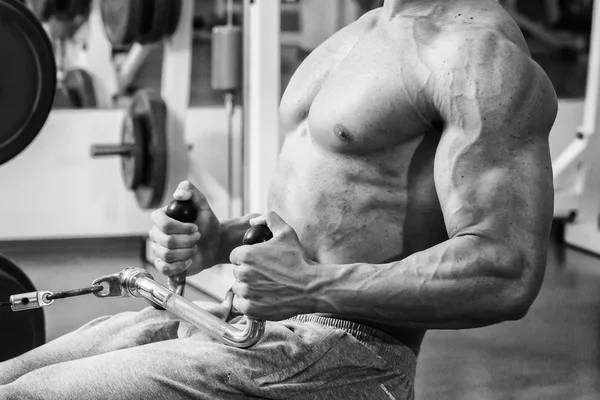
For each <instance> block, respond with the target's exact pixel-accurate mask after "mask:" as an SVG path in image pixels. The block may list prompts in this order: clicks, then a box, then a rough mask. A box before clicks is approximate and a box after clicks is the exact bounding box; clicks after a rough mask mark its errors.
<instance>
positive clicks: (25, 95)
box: [0, 0, 56, 165]
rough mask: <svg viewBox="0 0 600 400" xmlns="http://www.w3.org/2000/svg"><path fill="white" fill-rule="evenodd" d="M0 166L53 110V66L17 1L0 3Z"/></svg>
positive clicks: (48, 48)
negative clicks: (0, 113)
mask: <svg viewBox="0 0 600 400" xmlns="http://www.w3.org/2000/svg"><path fill="white" fill-rule="evenodd" d="M0 53H1V54H4V55H6V57H3V60H4V59H6V61H3V62H2V74H1V75H0V88H1V90H0V110H2V124H1V125H0V165H1V164H3V163H5V162H7V161H9V160H11V159H12V158H14V157H15V156H16V155H18V154H19V153H20V152H21V151H23V150H24V149H25V148H26V147H27V146H29V144H30V143H31V142H32V141H33V140H34V139H35V137H36V136H37V134H38V133H39V131H40V130H41V129H42V126H43V125H44V123H45V122H46V118H47V117H48V114H49V113H50V110H51V109H52V102H53V100H54V91H55V88H56V65H55V61H54V54H53V51H52V45H51V44H50V41H49V39H48V36H47V35H46V32H45V31H44V29H43V27H42V26H41V25H40V24H39V22H38V21H37V19H36V18H35V16H34V15H33V14H32V13H31V12H30V11H29V9H27V7H25V6H24V5H23V4H21V3H20V2H19V1H16V0H2V1H0Z"/></svg>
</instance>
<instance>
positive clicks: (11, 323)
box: [0, 255, 46, 362]
mask: <svg viewBox="0 0 600 400" xmlns="http://www.w3.org/2000/svg"><path fill="white" fill-rule="evenodd" d="M35 290H36V289H35V286H34V285H33V284H32V283H31V281H30V280H29V278H28V277H27V275H25V273H24V272H23V271H22V270H21V269H20V268H19V267H17V266H16V264H14V263H13V262H12V261H10V260H9V259H7V258H6V257H3V256H2V255H0V300H1V301H8V298H9V297H10V296H11V295H13V294H17V293H25V292H33V291H35ZM0 321H2V323H1V324H0V343H10V346H0V362H2V361H5V360H8V359H10V358H13V357H16V356H18V355H20V354H23V353H25V352H27V351H29V350H31V349H33V348H35V347H38V346H40V345H42V344H44V343H45V342H46V327H45V320H44V312H43V310H42V309H35V310H29V311H27V312H21V313H16V312H13V311H12V310H11V309H10V308H1V309H0Z"/></svg>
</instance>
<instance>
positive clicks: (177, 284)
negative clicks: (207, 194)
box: [166, 200, 198, 296]
mask: <svg viewBox="0 0 600 400" xmlns="http://www.w3.org/2000/svg"><path fill="white" fill-rule="evenodd" d="M166 214H167V216H168V217H171V218H173V219H175V220H177V221H180V222H194V221H196V218H197V217H198V210H196V206H194V203H193V202H192V201H191V200H188V201H177V200H173V201H172V202H171V203H170V204H169V205H168V206H167V210H166ZM167 287H168V288H169V289H170V290H171V291H172V292H173V293H177V294H178V295H180V296H183V292H184V288H185V273H183V274H177V275H173V276H170V277H169V279H168V281H167Z"/></svg>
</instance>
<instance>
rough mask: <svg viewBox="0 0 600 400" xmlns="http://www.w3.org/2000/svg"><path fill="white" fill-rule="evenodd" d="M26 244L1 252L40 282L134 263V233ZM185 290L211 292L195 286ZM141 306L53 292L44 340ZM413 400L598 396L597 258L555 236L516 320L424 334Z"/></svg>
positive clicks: (65, 280) (78, 282)
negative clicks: (115, 238) (73, 242)
mask: <svg viewBox="0 0 600 400" xmlns="http://www.w3.org/2000/svg"><path fill="white" fill-rule="evenodd" d="M32 247H35V248H36V251H31V249H26V250H23V249H21V250H18V249H14V248H13V249H11V248H10V246H8V247H7V246H6V244H2V243H0V252H2V253H4V254H5V255H8V256H10V257H11V258H12V259H13V260H14V261H16V262H17V264H18V265H19V266H20V267H21V268H22V269H23V270H25V271H26V273H27V274H28V275H29V276H30V277H31V279H32V280H33V281H34V284H35V285H36V286H37V287H38V289H44V290H50V291H59V290H65V289H70V288H75V287H80V286H86V285H88V284H89V283H91V281H92V280H93V279H94V278H96V277H99V276H101V275H103V274H108V273H113V272H117V271H119V270H121V269H122V268H123V267H125V266H128V265H140V261H139V252H140V248H139V241H136V240H129V241H127V240H126V239H125V240H124V241H123V242H118V243H114V242H111V243H109V244H106V243H99V244H98V245H97V246H93V245H91V246H90V245H88V248H82V247H81V246H80V245H77V246H69V245H60V244H53V245H52V246H42V248H40V245H36V246H32ZM151 272H153V271H151ZM153 275H154V276H155V277H156V278H157V280H159V281H163V282H164V280H163V279H162V278H161V277H160V276H159V274H158V273H155V272H153ZM186 297H188V298H190V299H192V300H210V298H208V297H207V296H205V295H203V294H202V293H200V292H198V291H196V290H193V289H190V290H188V291H187V293H186ZM145 306H146V303H145V301H143V300H138V299H121V300H119V299H117V300H100V299H97V298H95V297H93V296H87V297H80V298H78V299H66V300H58V301H56V303H55V304H53V305H51V306H49V307H47V308H46V309H45V311H46V323H47V335H48V339H49V340H51V339H53V338H56V337H57V336H59V335H62V334H64V333H66V332H69V331H71V330H73V329H75V328H77V327H79V326H80V325H82V324H84V323H85V322H87V321H89V320H90V319H92V318H94V317H97V316H101V315H108V314H114V313H118V312H121V311H125V310H139V309H140V308H142V307H145ZM417 399H419V400H424V399H460V400H468V399H490V400H496V399H546V400H548V399H557V400H558V399H561V400H562V399H581V400H591V399H600V258H597V257H595V256H591V255H588V254H585V253H582V252H580V251H577V250H574V249H570V248H565V247H564V246H563V245H560V244H556V243H553V245H552V247H551V251H550V252H549V255H548V267H547V272H546V277H545V281H544V285H543V287H542V290H541V293H540V295H539V297H538V298H537V300H536V301H535V303H534V305H533V307H532V308H531V310H530V312H529V314H528V315H527V316H526V317H525V318H524V319H522V320H521V321H517V322H509V323H503V324H499V325H496V326H493V327H488V328H483V329H472V330H463V331H435V332H429V333H428V334H427V336H426V340H425V343H424V345H423V348H422V353H421V355H420V358H419V364H418V369H417Z"/></svg>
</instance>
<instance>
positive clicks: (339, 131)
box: [333, 124, 354, 143]
mask: <svg viewBox="0 0 600 400" xmlns="http://www.w3.org/2000/svg"><path fill="white" fill-rule="evenodd" d="M333 133H334V134H335V136H337V138H338V139H340V140H341V141H342V142H344V143H351V142H352V141H354V138H352V136H350V133H349V132H348V129H347V128H346V127H345V126H344V125H342V124H337V125H336V126H334V127H333Z"/></svg>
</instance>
